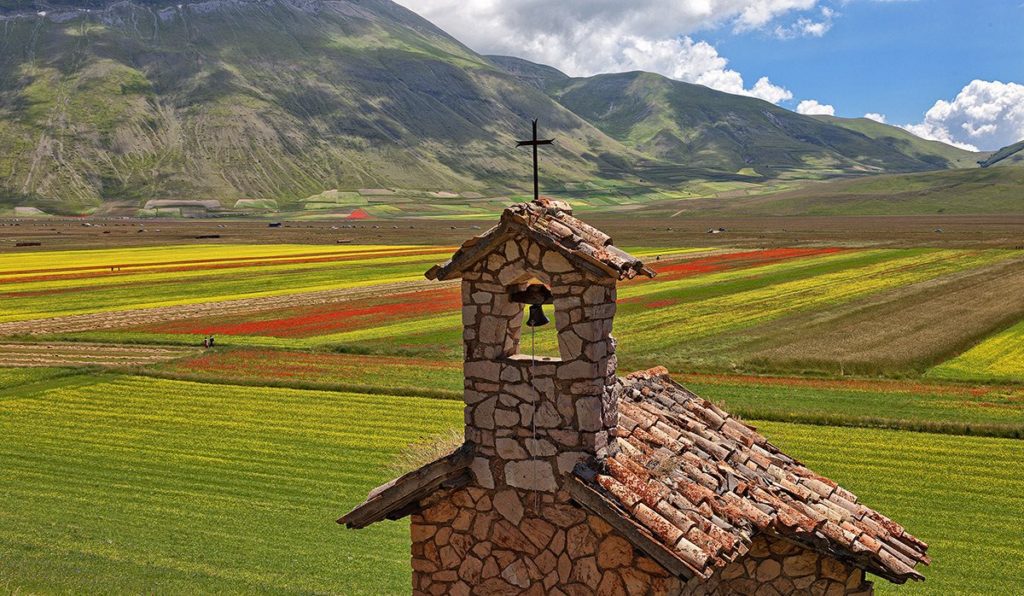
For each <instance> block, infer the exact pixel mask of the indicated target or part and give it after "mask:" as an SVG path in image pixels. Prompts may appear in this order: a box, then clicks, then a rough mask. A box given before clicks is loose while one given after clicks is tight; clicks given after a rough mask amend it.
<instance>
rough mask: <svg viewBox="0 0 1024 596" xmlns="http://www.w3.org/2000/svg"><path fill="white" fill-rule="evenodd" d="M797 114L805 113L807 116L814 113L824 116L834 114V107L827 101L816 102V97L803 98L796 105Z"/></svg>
mask: <svg viewBox="0 0 1024 596" xmlns="http://www.w3.org/2000/svg"><path fill="white" fill-rule="evenodd" d="M796 113H797V114H806V115H808V116H811V115H815V114H824V115H826V116H835V115H836V108H835V107H834V106H832V105H830V104H827V103H824V104H822V103H818V100H816V99H805V100H803V101H801V102H800V103H799V104H797V106H796Z"/></svg>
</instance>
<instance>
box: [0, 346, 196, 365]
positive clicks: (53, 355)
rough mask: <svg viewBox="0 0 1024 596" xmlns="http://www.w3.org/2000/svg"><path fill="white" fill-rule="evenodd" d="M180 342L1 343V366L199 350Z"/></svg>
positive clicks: (149, 358)
mask: <svg viewBox="0 0 1024 596" xmlns="http://www.w3.org/2000/svg"><path fill="white" fill-rule="evenodd" d="M197 352H198V350H197V349H195V348H187V347H181V346H166V347H163V346H136V345H116V344H92V343H0V366H42V367H54V366H58V367H59V366H90V365H91V366H141V365H146V364H155V363H157V362H163V361H165V360H173V359H175V358H182V357H184V356H189V355H193V354H196V353H197Z"/></svg>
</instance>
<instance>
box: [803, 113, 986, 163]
mask: <svg viewBox="0 0 1024 596" xmlns="http://www.w3.org/2000/svg"><path fill="white" fill-rule="evenodd" d="M812 117H813V118H814V119H816V120H819V121H821V122H826V123H828V124H833V125H835V126H841V127H843V128H846V129H848V130H852V131H855V132H859V133H861V134H862V135H864V136H866V137H868V138H871V139H874V140H876V141H879V142H882V143H886V144H887V145H889V146H890V147H892V148H893V149H895V150H897V151H899V152H901V153H903V154H905V155H910V156H913V157H916V158H917V159H920V160H921V161H923V162H926V163H934V164H935V165H936V166H939V167H942V168H950V167H952V168H973V167H976V166H977V165H978V160H979V159H981V158H983V157H984V156H985V154H984V153H975V152H973V151H967V150H964V149H960V148H958V147H954V146H952V145H947V144H945V143H940V142H939V141H929V140H927V139H922V138H921V137H919V136H917V135H914V134H912V133H910V132H907V131H906V130H903V129H902V128H900V127H898V126H892V125H889V124H883V123H881V122H876V121H875V120H871V119H870V118H838V117H836V116H825V115H820V116H812Z"/></svg>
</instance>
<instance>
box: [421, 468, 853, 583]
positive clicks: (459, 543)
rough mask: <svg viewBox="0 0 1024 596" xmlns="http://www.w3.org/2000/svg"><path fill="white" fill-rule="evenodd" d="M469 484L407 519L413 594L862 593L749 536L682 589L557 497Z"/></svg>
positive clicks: (802, 552) (848, 572)
mask: <svg viewBox="0 0 1024 596" xmlns="http://www.w3.org/2000/svg"><path fill="white" fill-rule="evenodd" d="M537 496H538V493H536V492H526V491H518V490H515V489H506V490H503V491H498V492H497V493H495V492H493V491H487V490H484V489H480V488H465V489H459V490H457V491H454V492H453V493H451V494H443V495H439V496H438V497H435V499H434V501H433V502H429V503H424V509H423V511H422V512H421V513H420V514H418V515H413V516H412V567H413V586H412V588H413V593H414V594H433V595H439V594H453V595H456V596H459V595H467V594H479V595H499V594H501V595H506V594H535V595H539V594H553V595H556V596H558V595H567V596H589V595H591V594H600V595H603V596H610V595H623V596H625V595H629V596H636V595H656V594H679V595H692V596H707V595H719V594H720V595H742V596H776V595H779V594H811V595H816V596H867V595H870V594H872V593H873V589H872V585H871V583H870V582H867V581H865V580H864V574H863V572H862V571H861V570H860V569H855V568H853V567H850V566H848V565H845V564H843V563H841V562H839V561H837V560H835V559H831V558H829V557H825V556H822V555H819V554H818V553H815V552H812V551H809V550H806V549H803V548H801V547H799V546H795V545H793V544H790V543H788V542H783V541H777V540H772V541H769V540H766V539H764V538H761V537H758V538H755V539H754V542H753V544H752V545H751V550H750V552H749V553H748V554H747V555H746V556H744V557H743V558H741V559H739V560H737V561H734V562H732V563H730V564H729V565H727V566H726V567H724V568H722V569H721V570H719V571H718V572H717V573H715V575H713V576H712V577H711V578H709V579H707V580H704V579H700V578H693V579H691V580H690V581H689V582H686V583H683V582H682V581H681V580H680V579H678V578H676V577H672V576H670V575H669V574H668V573H667V572H666V571H665V570H664V568H662V567H661V565H659V564H658V563H657V562H655V561H654V560H652V559H650V558H649V557H647V556H645V555H643V554H642V553H640V552H639V551H636V550H635V549H634V548H633V547H632V545H631V544H630V543H629V542H628V541H627V540H626V539H625V538H623V537H621V536H620V535H619V534H618V533H616V532H615V531H614V530H613V529H612V528H611V526H609V525H608V524H606V523H605V522H604V521H602V520H601V519H600V518H598V517H596V516H594V515H591V514H588V513H587V512H585V511H584V510H582V509H580V508H579V507H577V506H575V505H573V504H572V503H570V502H569V501H568V495H566V494H564V493H563V492H561V491H559V493H556V494H553V495H552V494H544V495H542V496H540V498H539V500H538V499H536V497H537Z"/></svg>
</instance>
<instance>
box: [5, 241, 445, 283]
mask: <svg viewBox="0 0 1024 596" xmlns="http://www.w3.org/2000/svg"><path fill="white" fill-rule="evenodd" d="M418 250H428V251H431V252H437V251H444V250H445V249H444V248H442V247H437V246H416V245H400V246H399V245H358V244H356V245H344V246H311V245H307V244H272V245H268V244H228V245H215V246H200V245H194V244H181V245H166V246H155V247H142V248H104V249H92V250H76V251H43V252H33V253H27V254H2V253H0V282H5V283H6V282H9V281H11V278H15V277H17V276H29V275H38V274H57V275H59V274H74V273H81V272H100V273H102V272H106V271H108V270H109V269H110V268H112V267H119V268H121V269H128V270H129V271H130V272H138V271H146V270H151V269H160V268H167V267H174V268H177V267H182V266H185V265H198V266H202V265H216V264H223V263H242V264H249V263H252V262H262V261H274V260H286V259H288V260H290V259H296V258H316V257H325V256H339V257H340V256H359V257H363V258H366V257H370V256H383V255H387V254H388V253H400V254H405V253H408V252H410V251H418ZM54 263H59V265H58V266H54Z"/></svg>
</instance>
